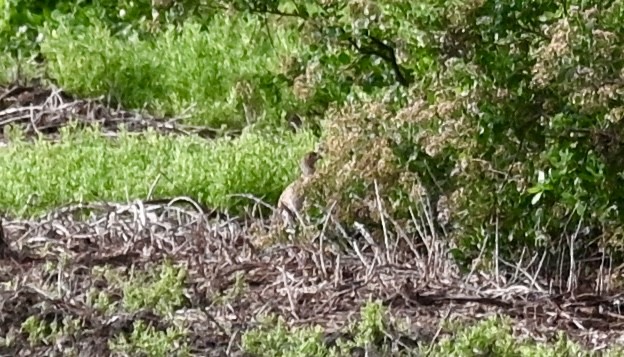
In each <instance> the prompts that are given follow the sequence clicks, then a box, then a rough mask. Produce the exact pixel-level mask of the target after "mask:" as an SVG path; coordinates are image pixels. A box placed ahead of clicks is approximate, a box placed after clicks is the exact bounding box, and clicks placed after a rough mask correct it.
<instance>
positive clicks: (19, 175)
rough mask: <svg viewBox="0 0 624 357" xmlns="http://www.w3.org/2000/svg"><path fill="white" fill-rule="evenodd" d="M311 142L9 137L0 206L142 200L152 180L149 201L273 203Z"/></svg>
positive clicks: (254, 137) (2, 153)
mask: <svg viewBox="0 0 624 357" xmlns="http://www.w3.org/2000/svg"><path fill="white" fill-rule="evenodd" d="M314 142H315V138H314V136H313V135H312V134H310V133H308V132H303V133H301V134H293V133H290V132H283V133H281V134H278V135H275V134H271V133H266V134H262V133H249V132H246V133H243V135H242V136H241V137H238V138H235V139H229V138H222V139H218V140H214V141H206V140H204V139H201V138H198V137H190V136H189V137H174V136H163V135H158V134H157V133H154V132H147V133H145V134H142V135H139V136H137V135H129V134H126V133H121V135H120V137H119V138H118V139H115V140H110V139H107V138H105V137H103V136H101V135H100V134H99V133H98V131H97V130H95V129H87V130H77V129H71V128H66V129H65V130H63V133H62V139H61V141H60V142H59V143H54V144H52V143H49V142H46V141H43V140H38V141H36V142H35V143H34V144H33V143H27V142H24V141H22V140H20V139H16V140H14V141H12V142H11V144H10V145H9V147H7V148H3V149H2V150H0V181H1V182H2V183H3V190H2V191H0V209H2V210H5V211H8V212H11V213H13V214H17V215H31V214H39V213H42V212H43V211H45V210H46V209H49V208H51V207H54V206H58V205H61V204H67V203H72V202H78V201H98V200H113V201H126V200H127V199H134V198H146V197H147V196H148V193H149V190H150V186H152V185H153V184H154V182H156V185H155V188H154V191H153V198H156V197H172V196H179V195H186V196H190V197H193V198H195V199H198V200H199V201H200V202H204V203H206V204H208V205H209V206H214V207H219V208H226V209H235V208H240V207H241V206H242V205H248V204H249V203H250V202H249V201H248V200H246V199H240V198H239V199H237V198H231V197H228V195H229V194H234V193H250V194H253V195H256V196H260V197H263V196H264V197H265V199H267V200H268V201H271V202H274V201H276V199H277V196H278V195H279V193H280V191H281V190H282V189H283V188H284V187H285V186H286V185H287V184H288V182H289V181H290V180H291V179H292V178H294V177H295V175H297V174H298V171H297V170H298V168H297V162H298V160H299V158H300V157H301V156H302V155H303V154H304V152H305V151H307V150H310V149H312V148H313V147H314ZM26 202H30V204H29V205H27V206H26Z"/></svg>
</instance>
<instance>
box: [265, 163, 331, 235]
mask: <svg viewBox="0 0 624 357" xmlns="http://www.w3.org/2000/svg"><path fill="white" fill-rule="evenodd" d="M320 158H321V156H320V155H319V154H318V153H317V152H315V151H311V152H309V153H307V154H306V155H305V156H304V157H303V159H301V162H300V163H299V168H300V169H301V176H300V177H299V178H298V179H296V180H295V181H294V182H292V183H291V184H290V185H288V186H287V187H286V189H284V191H283V192H282V194H281V195H280V198H279V200H278V202H277V211H276V213H277V214H279V216H280V217H281V218H282V220H283V221H284V222H287V223H289V224H292V223H294V220H295V219H301V208H302V207H303V202H304V200H305V195H304V194H303V193H302V192H301V185H302V183H304V182H305V181H306V180H308V179H309V178H310V177H311V176H312V175H314V172H315V171H316V162H317V161H318V160H320Z"/></svg>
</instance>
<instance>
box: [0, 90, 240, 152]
mask: <svg viewBox="0 0 624 357" xmlns="http://www.w3.org/2000/svg"><path fill="white" fill-rule="evenodd" d="M111 104H112V103H109V102H107V101H106V100H105V99H104V98H97V99H76V98H74V97H73V96H71V95H70V94H68V93H66V92H65V91H63V90H62V89H59V88H44V87H42V86H40V85H37V84H33V85H21V84H13V85H9V86H1V87H0V128H5V127H8V126H10V125H13V126H17V127H18V128H20V129H22V131H23V133H24V135H25V136H26V138H28V139H32V138H34V137H37V136H44V137H45V138H47V139H49V140H52V141H54V140H56V139H58V135H59V133H60V130H61V128H62V127H64V126H67V125H68V124H69V123H72V124H75V125H79V126H85V125H93V126H95V125H97V126H99V128H100V130H101V131H102V133H103V134H104V135H106V136H109V137H115V136H117V134H118V132H119V131H120V130H121V129H122V127H123V128H124V129H125V130H126V131H127V132H129V133H141V132H144V131H145V130H148V129H152V130H155V131H157V132H161V133H164V134H173V135H198V136H201V137H204V138H214V137H216V136H217V135H219V134H222V133H220V132H219V130H217V129H211V128H207V127H205V126H193V125H186V124H182V123H180V121H181V120H182V119H184V118H185V116H184V114H183V115H181V116H180V117H177V118H168V119H167V118H158V117H154V116H151V115H149V114H147V113H142V112H137V111H131V110H125V109H122V108H120V107H119V106H118V107H117V108H113V107H112V106H111ZM227 134H230V135H238V134H239V133H238V132H230V133H227ZM5 141H6V138H5V133H0V142H3V144H6V143H5Z"/></svg>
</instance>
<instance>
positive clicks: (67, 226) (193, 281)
mask: <svg viewBox="0 0 624 357" xmlns="http://www.w3.org/2000/svg"><path fill="white" fill-rule="evenodd" d="M79 216H82V217H83V218H82V219H80V218H78V217H79ZM249 225H250V222H245V221H243V220H241V219H237V218H231V219H230V220H214V219H213V220H211V219H208V218H207V217H206V216H205V215H203V214H201V213H198V212H197V211H196V210H195V209H191V210H189V209H185V208H183V207H180V206H176V205H151V204H147V203H142V202H139V201H137V202H135V203H133V204H128V205H115V204H99V205H96V204H94V205H79V206H74V207H70V208H65V209H61V210H59V211H56V212H52V213H50V214H48V215H46V216H45V217H41V218H40V219H36V220H16V219H5V220H4V222H3V232H4V240H5V241H4V244H5V250H4V252H3V253H4V254H3V258H2V262H1V263H0V266H1V267H2V268H1V271H0V276H1V280H2V291H1V292H0V294H1V295H2V306H1V308H0V335H2V336H10V337H11V339H12V343H11V345H10V346H9V347H3V348H2V354H3V355H7V354H11V355H24V353H27V351H28V352H29V353H36V354H46V355H47V354H50V353H66V352H67V351H70V350H73V351H74V352H80V353H89V354H91V355H109V354H110V350H109V346H108V344H107V341H108V340H109V339H111V338H112V337H113V336H116V335H118V334H122V333H129V332H131V331H132V329H133V326H134V325H133V324H134V322H136V321H139V320H141V321H143V322H144V323H146V324H147V325H150V326H153V327H154V328H156V329H157V330H165V329H166V328H167V327H170V326H171V325H172V324H173V323H174V321H177V322H181V323H182V324H183V325H184V326H185V327H186V329H187V330H188V331H189V335H188V342H189V344H190V350H191V351H192V353H193V354H194V355H202V356H225V355H235V353H239V355H242V352H241V351H240V348H239V347H238V343H239V341H240V338H241V335H242V334H243V333H244V332H245V331H247V330H249V329H252V328H254V327H255V326H257V325H258V318H260V317H262V316H266V315H267V314H277V315H278V316H281V317H283V318H284V319H285V320H286V321H288V323H289V324H291V325H293V326H302V325H310V324H317V325H320V326H323V327H324V328H325V330H326V332H327V341H328V343H329V342H331V341H332V339H335V338H336V336H340V334H341V331H343V328H344V327H345V325H346V324H347V323H348V322H349V321H353V319H354V318H355V317H357V314H358V311H359V309H360V308H361V306H362V305H363V304H365V303H366V302H367V301H369V299H371V298H372V299H379V300H381V301H382V302H383V304H384V305H385V306H387V307H388V309H389V311H390V312H391V313H392V316H393V318H405V319H407V320H406V321H411V326H410V328H409V329H408V330H407V331H401V332H400V333H399V332H395V333H393V334H391V335H390V338H389V339H388V341H389V342H392V343H394V344H396V346H397V348H400V346H401V345H404V344H405V341H407V340H410V341H414V343H415V344H422V343H429V342H431V341H432V339H433V338H434V336H436V332H440V331H436V330H437V327H438V326H440V323H441V321H442V320H444V319H452V320H457V319H460V320H472V319H480V318H482V317H484V316H487V315H491V314H496V313H500V314H506V315H509V316H512V317H514V318H515V319H516V321H517V326H516V328H517V332H518V333H519V334H524V335H527V334H529V335H531V336H532V337H535V338H537V339H538V340H548V339H549V338H551V337H553V336H554V335H555V333H556V331H559V330H562V329H563V330H566V331H568V332H570V335H572V336H575V337H576V338H577V339H580V340H581V341H583V342H584V343H585V344H588V345H591V346H592V347H595V348H602V347H605V346H606V345H608V343H609V341H613V339H614V338H616V337H617V336H619V335H620V334H621V331H622V329H623V328H624V324H623V323H622V318H623V315H621V314H620V313H619V309H618V305H617V302H618V301H619V299H620V298H621V294H620V295H613V296H609V295H602V296H598V295H595V294H592V293H584V294H550V293H549V292H548V291H541V290H540V289H537V288H535V287H531V285H530V284H529V283H528V282H526V280H525V283H524V284H523V279H521V278H519V279H517V280H516V281H513V282H512V281H508V282H507V283H503V284H498V285H497V284H496V279H494V277H488V276H486V275H484V274H473V275H472V276H471V277H470V278H469V279H465V278H462V277H461V276H460V275H459V274H458V273H457V272H456V271H455V270H454V268H453V267H452V265H451V264H450V263H449V264H445V267H446V268H445V269H444V270H441V271H435V272H432V271H430V269H428V268H427V266H426V265H427V263H426V260H423V259H422V258H421V259H417V258H416V257H415V256H414V255H413V254H412V253H411V252H410V251H395V252H392V255H393V259H392V260H393V262H392V263H389V262H388V260H387V258H386V254H385V253H386V252H384V251H383V249H380V247H374V246H370V245H367V244H361V245H360V246H359V249H358V253H357V254H356V253H345V252H337V251H336V250H335V249H332V248H331V247H332V245H331V243H330V242H326V245H327V248H326V249H322V250H321V249H319V246H318V244H308V245H306V244H282V245H275V246H273V247H270V248H266V249H263V250H259V249H257V248H256V247H254V245H253V243H252V240H253V238H252V237H250V236H249V235H248V229H249ZM320 238H321V237H319V239H320ZM440 258H441V257H440ZM164 261H169V262H171V263H173V264H174V265H176V266H182V267H184V268H185V270H186V271H187V274H186V279H185V281H184V284H183V287H184V296H185V298H184V299H183V302H182V303H180V304H179V306H174V308H175V311H174V313H173V315H172V316H159V315H158V314H157V313H155V312H154V310H152V309H140V310H139V311H134V312H128V311H125V310H124V309H121V308H119V307H116V308H113V309H112V310H106V311H103V310H101V309H97V308H95V307H94V306H93V305H92V304H90V303H89V299H88V296H89V294H90V293H89V292H90V291H91V289H94V288H95V289H96V290H98V291H100V292H102V293H105V294H106V295H108V296H111V297H113V298H112V301H116V300H119V299H121V298H122V295H123V291H122V289H121V287H120V286H119V285H118V284H115V282H114V281H113V280H110V279H106V278H103V277H102V275H100V274H97V273H95V272H96V271H97V269H99V268H104V269H106V270H111V271H113V270H114V271H116V272H117V273H118V274H120V276H121V277H125V278H128V279H129V278H130V276H131V275H132V274H133V273H131V272H149V271H151V270H153V269H154V268H155V267H156V266H158V265H159V264H162V263H163V262H164ZM51 267H52V268H51ZM241 284H242V286H244V288H242V289H241V290H240V291H239V292H238V293H232V291H233V289H234V288H235V287H236V286H240V285H241ZM534 286H537V285H534ZM30 316H38V317H40V318H42V319H44V320H45V321H48V322H51V321H53V320H57V322H60V320H61V319H63V318H68V317H70V318H71V319H75V320H78V321H80V325H81V326H82V328H81V329H80V330H78V331H75V332H74V333H73V334H70V335H66V336H63V337H62V338H61V339H58V340H57V341H56V343H50V344H44V343H34V344H30V343H29V341H28V340H27V336H26V335H25V333H24V332H23V331H22V330H21V326H22V324H23V323H24V321H25V320H26V319H27V318H28V317H30ZM447 332H448V331H445V330H442V331H441V335H440V334H437V336H436V338H440V336H443V335H444V334H445V333H447ZM342 336H343V337H345V336H347V337H348V335H342ZM401 341H403V342H401Z"/></svg>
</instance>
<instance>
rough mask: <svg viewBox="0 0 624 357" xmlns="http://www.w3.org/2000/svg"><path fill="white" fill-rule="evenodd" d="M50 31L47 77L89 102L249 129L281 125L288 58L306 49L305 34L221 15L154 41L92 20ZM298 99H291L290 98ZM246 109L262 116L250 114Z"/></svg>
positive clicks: (45, 47) (45, 50)
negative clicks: (97, 99)
mask: <svg viewBox="0 0 624 357" xmlns="http://www.w3.org/2000/svg"><path fill="white" fill-rule="evenodd" d="M92 22H93V23H92V24H91V25H88V26H77V25H72V23H71V20H67V22H61V23H60V24H59V25H58V26H54V27H53V26H47V28H46V30H45V31H43V32H44V33H45V36H44V39H43V41H42V43H41V53H42V55H43V57H44V58H45V59H46V61H47V68H46V70H47V75H48V76H49V77H50V78H51V79H53V80H54V81H56V82H57V84H58V85H59V86H60V87H62V88H64V89H66V90H69V91H70V92H72V93H75V94H78V95H81V96H99V95H108V96H110V97H111V98H112V99H113V100H115V101H117V102H119V103H121V104H122V105H124V106H125V107H129V108H143V107H146V108H147V109H148V110H150V111H152V112H155V113H158V114H161V115H171V116H175V115H179V114H181V113H183V112H185V111H187V110H189V108H190V111H188V113H189V114H190V115H191V117H190V118H189V119H188V120H187V122H190V123H193V124H198V125H207V126H211V127H221V126H227V127H229V128H241V127H243V126H245V125H246V124H247V122H248V121H251V122H253V121H260V122H267V121H268V122H275V121H277V120H278V119H279V118H280V117H281V115H282V108H283V107H284V106H283V105H282V104H283V102H284V101H288V100H291V99H292V97H293V96H292V94H291V93H290V90H289V89H288V88H287V85H286V83H285V82H284V81H283V80H282V79H281V78H280V77H277V76H276V73H278V72H279V71H280V66H281V65H282V63H281V61H282V58H285V57H286V56H290V55H292V54H294V53H296V52H297V51H299V50H300V44H299V39H298V35H297V33H295V32H294V31H289V30H286V29H284V28H273V29H271V38H272V39H273V41H272V42H271V41H270V38H269V36H267V34H266V29H265V28H264V27H263V24H262V22H260V21H258V20H250V19H246V18H242V17H239V16H228V15H218V16H216V17H215V18H213V19H212V20H211V22H210V23H209V25H208V26H206V28H204V29H202V26H200V24H198V23H195V22H193V21H191V20H189V21H187V22H185V23H184V25H182V26H181V27H177V26H174V25H169V26H166V27H164V28H163V29H162V30H161V31H159V32H157V33H155V34H154V35H153V36H139V33H137V32H132V31H129V32H128V33H123V34H121V33H117V34H114V33H113V32H112V31H111V30H110V29H109V28H108V27H107V26H106V25H105V24H103V23H101V22H98V20H92ZM289 98H290V99H289ZM244 106H247V108H248V109H249V108H251V109H253V110H254V111H255V113H256V114H253V115H249V116H246V114H245V110H244Z"/></svg>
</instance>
